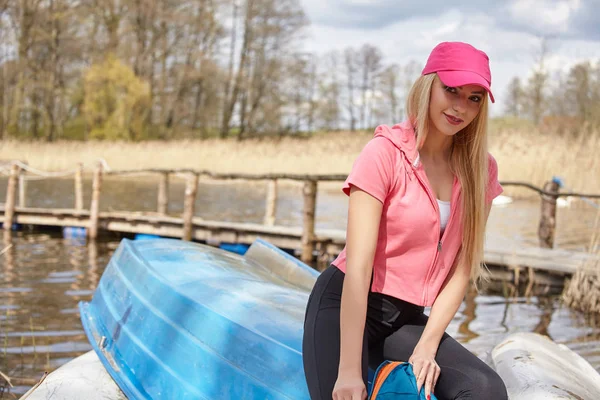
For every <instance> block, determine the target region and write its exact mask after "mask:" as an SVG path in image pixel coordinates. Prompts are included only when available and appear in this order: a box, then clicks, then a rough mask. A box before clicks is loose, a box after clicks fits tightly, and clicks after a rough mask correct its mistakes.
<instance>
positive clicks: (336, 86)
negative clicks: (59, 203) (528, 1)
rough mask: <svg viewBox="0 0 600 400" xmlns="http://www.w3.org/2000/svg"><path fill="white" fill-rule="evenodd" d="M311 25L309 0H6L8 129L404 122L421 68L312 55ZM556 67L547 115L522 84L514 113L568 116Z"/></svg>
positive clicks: (138, 133)
mask: <svg viewBox="0 0 600 400" xmlns="http://www.w3.org/2000/svg"><path fill="white" fill-rule="evenodd" d="M308 26H309V21H308V20H307V17H306V15H305V14H304V11H303V9H302V7H301V5H300V2H299V0H0V39H1V44H0V67H1V69H2V73H1V79H0V86H1V89H2V97H1V98H0V136H1V138H2V139H7V138H17V139H37V140H47V141H54V140H59V139H69V140H71V139H76V140H87V139H93V138H97V139H109V140H114V139H126V140H144V139H156V138H158V139H178V138H207V137H215V136H218V137H223V138H226V137H229V136H237V137H238V138H246V137H252V136H259V135H260V136H263V135H292V134H298V133H302V132H313V131H334V130H338V129H344V130H351V131H354V130H358V129H370V128H372V127H373V126H374V125H376V124H377V123H379V121H398V120H400V119H402V118H403V110H404V102H405V96H406V93H407V91H408V89H409V87H410V85H411V84H412V82H413V81H414V79H415V78H416V77H417V76H418V75H419V73H420V71H421V67H422V66H421V65H419V64H418V63H416V62H408V63H407V64H405V65H397V64H391V65H388V64H385V63H384V61H383V56H382V53H381V51H380V50H379V49H378V48H377V47H376V46H373V45H370V44H364V45H362V46H358V47H352V48H346V49H344V50H341V51H334V52H331V53H329V54H325V55H320V56H316V55H314V54H310V53H308V52H306V51H305V50H304V49H303V44H304V40H305V36H306V34H307V27H308ZM322 40H327V38H322ZM590 68H591V69H590V71H591V70H594V69H593V68H592V67H591V65H590ZM595 68H596V69H595V70H594V71H596V72H594V73H595V74H596V75H595V78H590V80H589V82H594V85H596V86H594V89H593V90H595V92H593V93H595V96H596V98H597V94H598V88H597V82H598V73H597V67H595ZM544 76H545V79H546V81H544V82H541V84H540V82H537V81H536V84H540V87H542V90H541V91H540V93H542V94H543V96H544V97H543V99H544V100H543V101H540V102H536V103H535V104H536V105H535V107H537V108H536V110H537V111H535V112H532V111H531V110H532V108H531V107H532V106H531V105H530V100H525V99H529V98H530V96H531V91H530V90H529V85H530V83H527V85H525V84H521V83H520V82H518V81H514V82H513V85H512V86H511V90H512V89H514V96H513V93H512V92H511V99H512V98H514V102H513V103H514V104H515V106H514V110H513V109H509V110H507V113H509V114H514V115H518V116H521V115H525V114H528V115H529V114H531V116H532V118H533V119H536V120H539V119H540V118H541V116H543V115H545V114H555V112H554V109H553V108H552V107H550V106H549V105H548V104H547V103H546V100H547V99H550V98H552V97H553V96H554V95H553V94H549V93H545V92H544V91H545V90H547V85H546V83H547V82H548V80H549V77H548V76H547V75H544ZM567 83H568V82H566V83H565V84H567ZM568 84H569V85H575V86H577V84H578V83H573V84H571V83H568ZM559 87H560V86H559ZM578 93H579V92H578ZM590 93H591V92H590ZM563 97H564V96H563ZM577 99H579V97H578V98H577ZM578 101H579V100H578ZM582 101H583V100H582ZM596 101H597V100H596ZM588 106H589V105H586V106H585V107H588ZM535 107H534V108H535ZM596 108H597V107H596ZM586 110H587V109H586ZM560 112H561V113H562V112H567V113H569V115H571V114H573V115H575V114H576V113H579V112H581V110H580V109H578V108H573V110H571V109H569V110H567V109H566V108H561V109H560ZM586 112H588V113H589V112H591V113H593V109H591V111H586ZM586 115H587V114H586ZM586 118H587V117H586Z"/></svg>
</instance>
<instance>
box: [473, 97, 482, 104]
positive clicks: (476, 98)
mask: <svg viewBox="0 0 600 400" xmlns="http://www.w3.org/2000/svg"><path fill="white" fill-rule="evenodd" d="M471 101H474V102H475V103H479V102H480V101H481V97H479V96H472V97H471Z"/></svg>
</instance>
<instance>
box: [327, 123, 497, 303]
mask: <svg viewBox="0 0 600 400" xmlns="http://www.w3.org/2000/svg"><path fill="white" fill-rule="evenodd" d="M488 171H489V179H488V185H487V193H486V200H487V202H488V203H489V202H491V201H492V200H493V199H494V198H495V197H496V196H498V195H499V194H500V193H502V190H503V189H502V186H500V183H499V182H498V166H497V164H496V160H495V159H494V157H492V155H491V154H490V155H489V164H488ZM351 186H356V187H357V188H359V189H361V190H363V191H365V192H367V193H369V194H370V195H371V196H373V197H375V198H376V199H378V200H379V201H381V203H382V204H383V210H382V215H381V221H380V224H379V236H378V240H377V248H376V250H375V258H374V263H373V282H372V285H371V290H372V291H373V292H379V293H384V294H387V295H390V296H393V297H396V298H398V299H401V300H405V301H408V302H410V303H413V304H416V305H419V306H426V307H429V306H431V305H433V302H434V301H435V299H436V297H437V295H438V293H439V292H440V290H441V287H442V284H443V283H444V280H445V279H446V277H447V276H448V273H449V272H450V269H451V267H452V265H453V264H454V260H455V258H456V256H457V254H458V251H459V249H460V247H461V242H462V218H461V210H460V207H457V205H458V204H459V197H460V193H461V189H460V183H459V181H458V179H457V178H456V177H455V178H454V183H453V186H452V198H451V211H450V218H449V220H448V223H447V225H446V228H445V230H444V233H443V235H442V236H441V237H440V211H439V207H438V203H437V200H436V198H435V194H434V193H433V190H432V189H431V188H430V186H429V184H428V180H427V177H426V175H425V170H424V169H423V165H422V164H421V163H420V162H419V155H418V150H417V146H416V137H415V131H414V129H413V127H412V125H411V124H410V123H409V122H408V121H405V122H403V123H401V124H397V125H394V126H393V127H391V128H390V127H389V126H386V125H381V126H378V127H377V129H376V130H375V135H374V137H373V139H371V140H370V141H369V142H368V143H367V145H366V146H365V147H364V149H363V150H362V151H361V153H360V155H359V157H358V158H357V159H356V161H355V162H354V165H353V167H352V171H351V172H350V174H349V176H348V178H347V179H346V181H345V182H344V185H343V188H342V190H343V191H344V193H346V194H347V195H349V194H350V187H351ZM333 265H335V266H336V267H337V268H339V269H340V270H342V271H343V272H346V248H344V249H343V250H342V252H341V253H340V254H339V256H338V257H337V258H336V259H335V260H334V261H333Z"/></svg>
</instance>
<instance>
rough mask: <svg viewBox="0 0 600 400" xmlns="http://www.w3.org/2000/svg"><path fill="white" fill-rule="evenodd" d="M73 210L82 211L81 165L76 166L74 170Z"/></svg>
mask: <svg viewBox="0 0 600 400" xmlns="http://www.w3.org/2000/svg"><path fill="white" fill-rule="evenodd" d="M75 209H76V210H83V164H82V163H79V164H78V165H77V170H75Z"/></svg>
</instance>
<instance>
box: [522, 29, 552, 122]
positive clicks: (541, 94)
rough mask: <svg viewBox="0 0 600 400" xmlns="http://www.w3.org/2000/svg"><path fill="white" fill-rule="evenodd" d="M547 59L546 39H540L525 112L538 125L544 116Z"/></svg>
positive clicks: (529, 83) (528, 87)
mask: <svg viewBox="0 0 600 400" xmlns="http://www.w3.org/2000/svg"><path fill="white" fill-rule="evenodd" d="M547 57H548V39H547V38H546V37H542V38H541V39H540V48H539V51H538V54H537V59H536V66H535V69H534V71H533V73H532V75H531V77H530V78H529V81H528V83H527V90H526V93H527V97H526V102H525V105H526V107H525V108H526V111H527V113H528V114H529V115H530V117H531V119H533V122H534V123H536V124H538V123H539V122H540V120H541V118H542V116H543V114H544V109H545V107H546V93H545V90H546V84H547V82H548V72H547V71H546V65H545V63H546V59H547Z"/></svg>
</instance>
